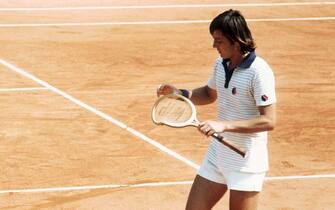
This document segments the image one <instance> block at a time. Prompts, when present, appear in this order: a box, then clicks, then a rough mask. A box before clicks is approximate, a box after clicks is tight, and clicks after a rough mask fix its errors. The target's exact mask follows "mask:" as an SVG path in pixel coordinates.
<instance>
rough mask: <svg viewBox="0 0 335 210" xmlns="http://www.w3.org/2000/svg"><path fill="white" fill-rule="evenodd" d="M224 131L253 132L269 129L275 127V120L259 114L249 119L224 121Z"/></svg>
mask: <svg viewBox="0 0 335 210" xmlns="http://www.w3.org/2000/svg"><path fill="white" fill-rule="evenodd" d="M223 124H224V127H225V128H224V131H227V132H236V133H255V132H262V131H270V130H273V129H274V127H275V120H274V119H271V118H268V117H266V116H260V117H257V118H254V119H250V120H240V121H224V122H223Z"/></svg>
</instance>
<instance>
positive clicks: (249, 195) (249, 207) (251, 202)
mask: <svg viewBox="0 0 335 210" xmlns="http://www.w3.org/2000/svg"><path fill="white" fill-rule="evenodd" d="M258 195H259V192H243V191H237V190H230V198H229V209H230V210H256V209H257V202H258Z"/></svg>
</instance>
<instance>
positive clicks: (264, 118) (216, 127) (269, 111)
mask: <svg viewBox="0 0 335 210" xmlns="http://www.w3.org/2000/svg"><path fill="white" fill-rule="evenodd" d="M258 109H259V112H260V116H259V117H257V118H253V119H250V120H239V121H213V120H207V121H204V122H201V123H200V126H199V130H200V131H201V132H203V133H205V134H206V135H212V134H213V133H216V132H218V133H220V132H225V131H229V132H236V133H255V132H261V131H270V130H273V129H274V127H275V124H276V105H275V104H271V105H268V106H260V107H258Z"/></svg>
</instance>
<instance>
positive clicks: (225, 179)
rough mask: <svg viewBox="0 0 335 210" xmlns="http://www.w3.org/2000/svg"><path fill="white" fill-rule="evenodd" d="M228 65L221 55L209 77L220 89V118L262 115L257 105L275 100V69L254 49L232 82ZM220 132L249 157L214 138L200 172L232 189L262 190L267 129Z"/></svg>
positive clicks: (266, 151) (213, 85)
mask: <svg viewBox="0 0 335 210" xmlns="http://www.w3.org/2000/svg"><path fill="white" fill-rule="evenodd" d="M228 65H229V62H228V61H225V60H223V59H222V58H218V59H217V60H216V63H215V66H214V72H213V74H212V76H211V77H210V78H209V80H208V86H209V87H210V88H212V89H215V90H216V91H217V95H218V118H219V120H222V121H231V120H247V119H252V118H256V117H258V116H260V113H259V110H258V108H257V107H258V106H266V105H270V104H273V103H275V102H276V94H275V80H274V75H273V72H272V70H271V68H270V67H269V65H268V64H267V63H266V62H265V61H264V60H263V59H262V58H260V57H258V56H256V53H255V52H251V53H249V55H248V56H247V57H246V58H245V59H244V60H243V61H242V63H241V64H240V65H239V66H238V67H237V68H236V69H235V70H234V71H233V74H232V77H231V80H230V81H229V83H227V81H226V73H225V68H226V70H227V66H228ZM221 135H223V136H224V137H225V138H226V139H229V140H230V141H232V142H233V143H234V144H236V145H237V146H239V147H240V148H243V149H245V150H246V151H247V153H248V155H247V157H246V158H243V157H241V156H240V155H239V154H237V153H235V152H234V151H232V150H230V149H229V148H227V147H226V146H224V145H223V144H221V143H219V142H218V141H216V140H214V139H213V140H212V141H211V144H210V145H209V148H208V152H207V155H206V157H205V159H204V161H203V164H202V165H201V167H200V169H199V171H198V174H199V175H200V176H202V177H205V178H207V179H209V180H211V181H214V182H218V183H224V184H227V186H228V188H229V189H236V190H243V191H260V190H261V188H262V184H263V180H264V177H265V172H266V171H267V170H268V168H269V164H268V149H267V132H257V133H247V134H246V133H233V132H224V133H222V134H221ZM229 174H231V175H232V176H228V175H229ZM231 178H233V179H231Z"/></svg>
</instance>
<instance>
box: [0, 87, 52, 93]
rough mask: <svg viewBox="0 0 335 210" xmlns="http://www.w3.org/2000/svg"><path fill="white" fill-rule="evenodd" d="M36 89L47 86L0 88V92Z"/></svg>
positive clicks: (43, 88)
mask: <svg viewBox="0 0 335 210" xmlns="http://www.w3.org/2000/svg"><path fill="white" fill-rule="evenodd" d="M36 90H48V88H45V87H32V88H0V92H14V91H36Z"/></svg>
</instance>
